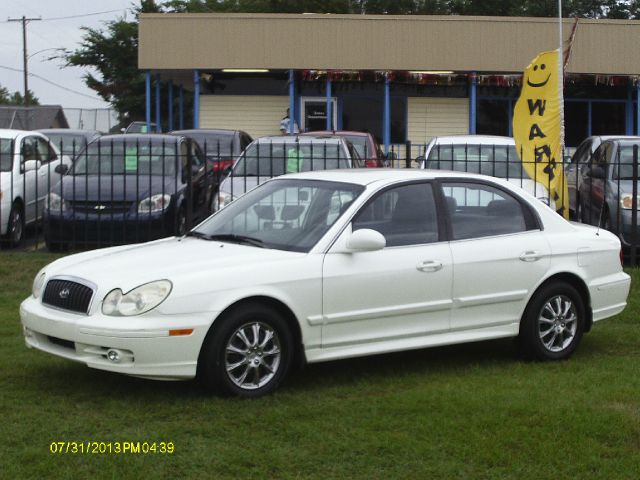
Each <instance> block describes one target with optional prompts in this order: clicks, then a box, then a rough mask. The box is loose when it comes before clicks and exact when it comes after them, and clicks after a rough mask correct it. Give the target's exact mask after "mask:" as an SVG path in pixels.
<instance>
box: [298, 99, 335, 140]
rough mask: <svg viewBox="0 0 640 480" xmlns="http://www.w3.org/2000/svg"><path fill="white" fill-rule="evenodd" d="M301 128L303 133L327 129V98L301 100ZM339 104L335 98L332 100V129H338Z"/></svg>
mask: <svg viewBox="0 0 640 480" xmlns="http://www.w3.org/2000/svg"><path fill="white" fill-rule="evenodd" d="M300 110H301V111H302V118H301V119H300V128H301V129H302V131H303V132H312V131H316V130H326V129H327V99H326V97H302V98H300ZM337 110H338V109H337V102H336V99H335V97H334V98H332V99H331V128H330V130H335V129H336V124H337V118H338V116H337Z"/></svg>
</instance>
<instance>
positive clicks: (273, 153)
mask: <svg viewBox="0 0 640 480" xmlns="http://www.w3.org/2000/svg"><path fill="white" fill-rule="evenodd" d="M350 167H351V164H350V162H349V159H347V157H346V154H345V151H344V149H343V148H342V144H341V143H336V142H313V143H297V142H295V141H292V142H291V143H280V142H278V143H275V142H260V143H253V144H251V145H249V147H247V150H246V151H245V153H243V154H242V156H241V157H240V160H238V162H237V163H236V165H235V166H234V167H233V172H232V174H231V175H232V176H234V177H254V176H258V177H277V176H279V175H284V174H285V173H295V172H308V171H309V170H332V169H336V168H350Z"/></svg>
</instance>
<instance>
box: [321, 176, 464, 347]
mask: <svg viewBox="0 0 640 480" xmlns="http://www.w3.org/2000/svg"><path fill="white" fill-rule="evenodd" d="M362 228H368V229H373V230H376V231H378V232H380V233H382V235H383V236H384V237H385V239H386V241H387V246H386V247H385V248H384V249H382V250H377V251H372V252H356V253H337V251H336V252H332V251H329V252H328V253H327V255H326V256H325V260H324V266H323V316H322V320H321V323H322V325H323V326H322V347H323V349H324V348H334V347H348V346H354V347H356V348H362V349H364V351H363V353H366V350H367V349H368V348H372V345H373V344H375V343H378V342H383V341H394V340H395V341H399V342H407V341H408V342H416V341H417V342H420V341H422V339H423V338H424V336H426V335H427V334H429V333H436V332H445V331H447V330H448V329H449V313H450V307H451V280H452V263H451V252H450V249H449V244H448V242H444V241H440V240H441V239H442V238H443V237H442V232H441V231H440V230H441V229H440V228H439V225H438V221H437V215H436V206H435V203H434V194H433V187H432V185H431V183H428V182H422V183H411V184H405V185H401V186H395V187H393V188H390V189H387V190H384V191H382V192H380V193H378V194H377V195H376V196H375V197H374V198H373V199H372V200H371V201H369V202H368V204H367V205H365V206H364V207H363V208H362V209H361V210H360V212H359V213H358V214H357V215H356V216H355V217H354V219H353V221H352V223H351V228H350V229H349V228H347V230H346V231H345V232H344V233H343V235H350V233H351V231H356V230H359V229H362ZM338 245H340V240H338V242H337V243H336V246H338ZM336 250H339V248H337V249H336ZM401 348H402V347H400V348H395V349H401Z"/></svg>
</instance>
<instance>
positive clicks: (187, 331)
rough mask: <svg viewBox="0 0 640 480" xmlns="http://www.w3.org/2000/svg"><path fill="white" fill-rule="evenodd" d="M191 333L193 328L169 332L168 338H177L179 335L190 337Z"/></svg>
mask: <svg viewBox="0 0 640 480" xmlns="http://www.w3.org/2000/svg"><path fill="white" fill-rule="evenodd" d="M192 333H193V328H183V329H180V330H169V336H170V337H178V336H180V335H191V334H192Z"/></svg>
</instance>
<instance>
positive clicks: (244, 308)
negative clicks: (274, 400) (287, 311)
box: [198, 303, 293, 398]
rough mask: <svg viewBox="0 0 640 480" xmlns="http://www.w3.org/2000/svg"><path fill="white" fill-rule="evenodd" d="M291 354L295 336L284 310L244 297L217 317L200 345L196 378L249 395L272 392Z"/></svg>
mask: <svg viewBox="0 0 640 480" xmlns="http://www.w3.org/2000/svg"><path fill="white" fill-rule="evenodd" d="M292 358H293V338H292V336H291V332H290V331H289V329H288V327H287V323H286V321H285V320H284V319H283V318H282V315H280V313H279V312H278V311H276V310H275V309H273V308H271V307H269V306H267V305H261V304H259V303H246V304H243V305H239V306H238V307H236V308H234V309H233V310H231V311H229V312H227V313H225V314H224V315H223V316H222V317H220V318H218V319H217V320H216V322H215V323H214V326H213V327H212V328H211V330H210V331H209V333H208V334H207V337H206V338H205V340H204V343H203V345H202V350H201V352H200V358H199V359H198V379H199V380H200V382H201V383H202V384H203V385H204V386H205V387H206V388H207V389H208V390H212V391H217V392H220V393H226V394H231V395H236V396H239V397H245V398H252V397H259V396H262V395H267V394H269V393H271V392H273V391H274V390H275V389H276V388H278V386H279V385H280V384H281V383H282V381H283V380H284V378H285V377H286V375H287V373H288V371H289V368H290V366H291V362H292Z"/></svg>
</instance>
